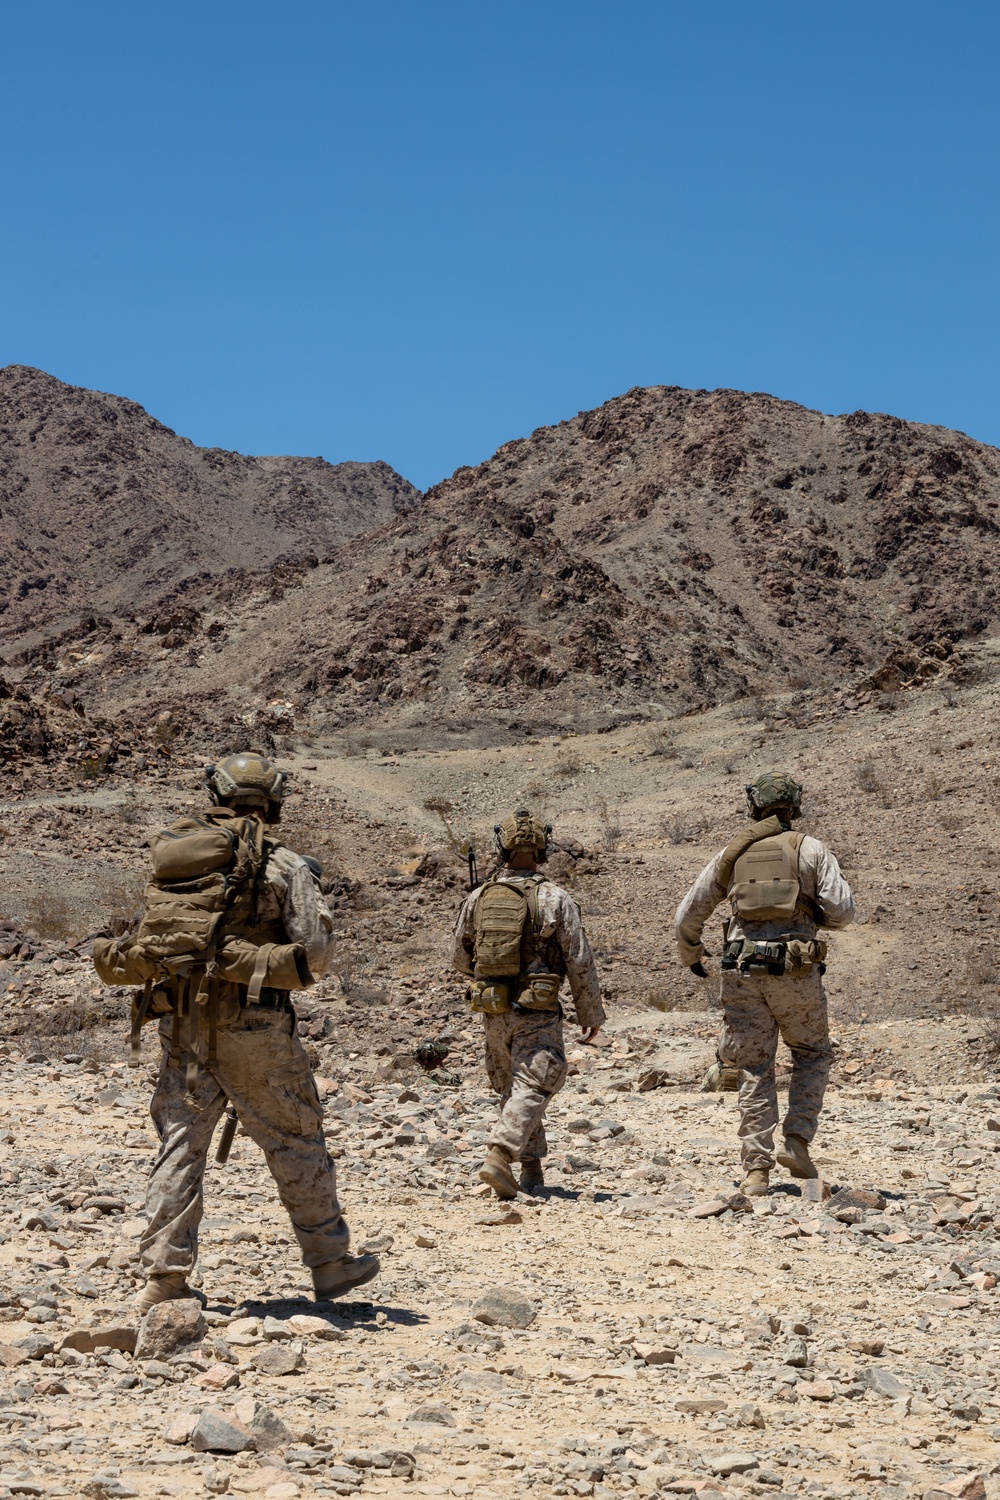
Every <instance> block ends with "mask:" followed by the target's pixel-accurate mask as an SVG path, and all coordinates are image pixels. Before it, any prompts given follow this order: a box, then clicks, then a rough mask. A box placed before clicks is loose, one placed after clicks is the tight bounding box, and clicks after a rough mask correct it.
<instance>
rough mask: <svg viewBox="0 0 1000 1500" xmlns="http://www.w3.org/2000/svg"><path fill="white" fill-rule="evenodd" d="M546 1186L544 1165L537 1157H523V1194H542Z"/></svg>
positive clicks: (520, 1184) (521, 1183) (520, 1185)
mask: <svg viewBox="0 0 1000 1500" xmlns="http://www.w3.org/2000/svg"><path fill="white" fill-rule="evenodd" d="M544 1186H545V1174H544V1172H543V1171H542V1163H541V1161H540V1160H539V1159H538V1157H537V1156H522V1157H521V1179H520V1183H519V1187H520V1189H521V1192H522V1193H540V1192H541V1190H542V1188H543V1187H544Z"/></svg>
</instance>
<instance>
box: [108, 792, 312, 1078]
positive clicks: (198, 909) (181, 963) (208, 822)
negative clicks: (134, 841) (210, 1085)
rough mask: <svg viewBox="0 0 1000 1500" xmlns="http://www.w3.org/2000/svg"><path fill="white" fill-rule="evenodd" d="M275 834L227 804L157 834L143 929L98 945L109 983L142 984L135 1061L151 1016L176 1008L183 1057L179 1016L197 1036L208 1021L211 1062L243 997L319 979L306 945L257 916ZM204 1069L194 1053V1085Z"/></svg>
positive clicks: (175, 1046) (136, 1006)
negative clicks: (261, 880) (221, 1034)
mask: <svg viewBox="0 0 1000 1500" xmlns="http://www.w3.org/2000/svg"><path fill="white" fill-rule="evenodd" d="M269 844H272V841H271V840H269V839H268V837H267V836H266V834H265V830H264V825H263V823H262V822H261V821H260V820H259V819H257V818H253V817H243V816H241V815H240V814H238V813H237V812H235V811H234V810H233V809H231V808H227V807H213V808H210V809H208V810H207V811H206V812H204V813H202V814H201V815H200V816H198V817H190V818H179V819H178V820H177V822H176V823H173V824H171V826H170V827H169V828H165V829H163V830H162V831H161V832H160V833H157V834H154V835H153V837H152V838H151V839H150V841H149V845H150V854H151V859H152V866H153V874H152V878H151V879H150V881H149V882H148V884H147V886H146V890H145V895H144V906H145V909H144V913H143V917H142V920H141V922H140V924H139V927H138V929H137V930H136V931H135V932H134V933H130V934H128V935H126V936H125V937H123V938H119V939H117V940H110V939H105V938H98V939H97V940H96V941H95V943H94V948H93V960H94V967H95V969H96V970H97V973H98V976H99V977H100V979H101V980H102V981H103V982H104V983H105V984H109V985H141V986H142V987H143V988H142V992H141V994H137V995H136V996H135V998H134V1000H133V1005H132V1031H131V1044H132V1046H131V1057H130V1064H131V1066H132V1067H137V1066H138V1063H139V1051H140V1037H141V1031H142V1026H143V1024H144V1022H145V1021H147V1020H152V1019H154V1018H155V1017H158V1016H162V1015H165V1014H167V1013H169V1012H171V1011H172V1012H173V1017H174V1024H173V1034H172V1037H171V1054H170V1060H171V1062H172V1063H177V1062H179V1060H180V1033H181V1022H182V1021H183V1020H187V1021H188V1029H189V1036H190V1037H191V1039H192V1041H193V1039H194V1034H195V1033H196V1032H197V1031H199V1030H200V1027H201V1025H202V1023H204V1024H205V1025H207V1029H208V1065H209V1067H210V1068H211V1067H214V1066H215V1064H216V1062H217V1056H216V1033H217V1030H218V1027H219V1025H220V1024H221V1025H226V1024H232V1022H233V1021H234V1020H235V1019H236V1017H237V1016H238V1014H239V1010H240V1005H241V1003H242V1004H249V1005H252V1004H254V1003H255V1002H256V1001H258V1000H259V999H260V993H261V990H262V988H263V987H264V986H265V985H267V986H269V987H270V988H273V989H277V990H300V989H305V988H307V987H308V986H309V985H311V984H312V983H313V977H312V974H311V973H310V972H309V964H308V959H307V957H306V950H305V948H304V947H303V945H302V944H301V943H282V942H279V941H275V939H277V938H279V937H280V936H282V935H283V934H282V933H281V932H280V931H278V930H274V927H273V926H272V924H266V923H262V922H260V920H259V919H258V914H257V885H258V880H259V877H260V874H261V871H262V870H263V867H264V864H265V861H266V858H267V853H268V846H269ZM224 986H225V993H223V987H224ZM236 986H239V987H240V988H239V989H237V988H236ZM244 986H245V994H244V993H243V988H242V987H244ZM196 1077H197V1066H196V1064H194V1063H190V1064H189V1066H188V1087H189V1088H190V1087H192V1086H193V1083H194V1080H195V1079H196Z"/></svg>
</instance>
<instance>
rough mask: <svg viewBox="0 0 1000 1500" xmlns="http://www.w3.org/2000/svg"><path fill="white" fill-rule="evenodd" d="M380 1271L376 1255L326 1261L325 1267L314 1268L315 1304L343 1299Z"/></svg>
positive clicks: (380, 1266) (352, 1256) (371, 1279)
mask: <svg viewBox="0 0 1000 1500" xmlns="http://www.w3.org/2000/svg"><path fill="white" fill-rule="evenodd" d="M381 1269H382V1263H381V1261H380V1260H379V1258H378V1256H377V1255H345V1256H344V1257H343V1258H342V1259H341V1260H328V1261H327V1262H326V1264H325V1265H322V1266H314V1267H313V1273H312V1279H313V1293H314V1296H315V1298H316V1301H317V1302H331V1301H332V1300H333V1298H334V1297H343V1296H344V1294H345V1293H346V1292H353V1290H354V1288H355V1287H358V1286H364V1285H365V1283H366V1282H368V1281H374V1279H375V1277H376V1276H377V1275H378V1273H379V1272H380V1271H381Z"/></svg>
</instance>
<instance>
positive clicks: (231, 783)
mask: <svg viewBox="0 0 1000 1500" xmlns="http://www.w3.org/2000/svg"><path fill="white" fill-rule="evenodd" d="M287 779H288V778H287V777H286V775H285V773H284V771H279V770H278V768H277V766H276V765H275V764H274V762H273V761H270V760H268V758H267V756H266V755H258V754H257V753H256V752H255V751H253V750H239V751H237V752H236V753H235V754H234V755H226V756H224V757H223V759H222V760H220V761H219V762H218V764H217V765H214V766H206V767H205V786H206V788H207V790H208V794H209V796H210V797H211V799H212V801H213V802H214V803H215V804H216V806H222V807H260V808H263V810H264V815H265V817H266V819H267V821H268V823H277V821H278V818H279V817H280V815H281V800H282V798H283V797H284V795H285V782H286V781H287Z"/></svg>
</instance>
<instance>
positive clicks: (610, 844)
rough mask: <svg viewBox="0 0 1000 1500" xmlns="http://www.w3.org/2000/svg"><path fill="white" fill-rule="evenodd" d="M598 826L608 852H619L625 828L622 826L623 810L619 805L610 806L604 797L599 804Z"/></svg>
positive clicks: (605, 850)
mask: <svg viewBox="0 0 1000 1500" xmlns="http://www.w3.org/2000/svg"><path fill="white" fill-rule="evenodd" d="M597 813H598V819H599V821H598V828H599V829H600V833H601V844H602V846H603V848H604V852H605V853H606V854H615V853H617V851H618V849H619V847H620V845H621V841H622V836H623V835H624V832H625V830H624V828H623V827H622V818H621V811H620V809H619V808H617V807H609V805H608V803H607V801H606V800H605V799H604V798H603V797H602V798H601V801H600V803H599V804H598V809H597Z"/></svg>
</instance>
